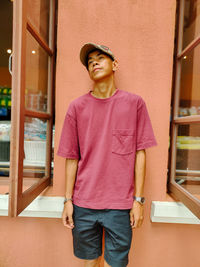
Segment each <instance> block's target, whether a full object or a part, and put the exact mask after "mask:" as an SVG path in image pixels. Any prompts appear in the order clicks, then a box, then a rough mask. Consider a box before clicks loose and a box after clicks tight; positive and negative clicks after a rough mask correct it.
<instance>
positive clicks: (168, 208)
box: [151, 201, 200, 224]
mask: <svg viewBox="0 0 200 267" xmlns="http://www.w3.org/2000/svg"><path fill="white" fill-rule="evenodd" d="M151 221H152V222H158V223H183V224H200V220H199V219H198V218H197V217H196V216H195V215H194V214H193V213H192V212H191V211H190V210H189V209H188V208H187V207H186V206H185V205H184V204H182V203H181V202H161V201H152V203H151Z"/></svg>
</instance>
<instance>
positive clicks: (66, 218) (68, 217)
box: [62, 159, 78, 229]
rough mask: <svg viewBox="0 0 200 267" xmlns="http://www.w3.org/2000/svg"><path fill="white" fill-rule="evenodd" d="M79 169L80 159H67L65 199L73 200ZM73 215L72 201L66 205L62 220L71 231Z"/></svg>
mask: <svg viewBox="0 0 200 267" xmlns="http://www.w3.org/2000/svg"><path fill="white" fill-rule="evenodd" d="M77 169H78V159H66V162H65V197H66V198H72V196H73V190H74V184H75V180H76V174H77ZM72 215H73V204H72V201H71V200H68V201H67V202H65V204H64V208H63V213H62V220H63V225H64V226H66V227H67V228H69V229H73V228H74V222H73V218H72Z"/></svg>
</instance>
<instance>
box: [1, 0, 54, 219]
mask: <svg viewBox="0 0 200 267" xmlns="http://www.w3.org/2000/svg"><path fill="white" fill-rule="evenodd" d="M2 3H4V4H2V5H3V9H1V10H3V12H4V14H5V16H6V14H7V13H6V10H7V9H6V8H7V7H6V4H5V3H7V4H8V3H9V6H11V5H13V6H12V10H13V25H12V23H10V25H12V27H13V28H12V32H13V38H12V51H11V52H12V56H11V57H10V59H9V66H10V73H12V79H11V76H10V77H8V74H9V73H8V69H6V67H7V66H6V63H5V64H4V66H3V67H4V68H3V69H2V68H1V69H0V70H1V75H0V77H1V79H0V81H2V83H3V85H4V84H5V77H8V79H7V80H6V83H7V84H6V86H4V87H1V85H0V89H1V91H0V95H1V98H0V99H1V101H0V104H1V106H0V107H1V110H0V111H1V113H0V114H1V117H0V120H2V118H3V119H4V121H3V123H1V127H0V135H1V138H4V139H5V140H4V139H3V140H0V145H1V148H3V149H4V151H5V153H4V154H3V157H2V159H0V161H1V162H0V167H1V169H0V170H1V172H0V174H2V170H6V171H7V172H5V171H4V172H3V174H4V181H6V175H7V176H8V175H9V180H10V185H9V215H10V216H17V215H18V214H20V213H21V212H22V211H23V209H25V208H26V207H27V206H28V205H29V204H30V203H31V201H32V200H34V199H35V198H36V197H37V196H38V195H39V194H40V193H41V192H42V191H43V190H44V189H45V188H46V187H47V186H48V185H49V184H50V183H51V171H52V143H53V142H52V132H53V131H52V128H53V123H54V114H53V110H54V80H55V79H54V77H55V57H56V56H55V50H56V49H55V40H56V37H55V36H56V8H57V1H56V0H38V1H31V0H27V1H23V0H19V1H12V2H11V1H2ZM11 21H12V20H11ZM5 29H6V27H5ZM10 29H11V27H10ZM9 45H11V44H10V43H9ZM8 48H11V47H8ZM5 59H6V58H5ZM11 63H12V64H11ZM11 65H12V68H11ZM3 71H4V73H3ZM11 80H12V81H11ZM11 100H12V101H11ZM2 105H3V107H2ZM3 112H4V113H5V114H4V113H3ZM3 116H4V117H3ZM6 116H7V117H6ZM5 119H6V121H5ZM2 125H3V126H2ZM10 126H11V132H10V128H9V127H10ZM1 129H3V130H4V132H5V134H4V135H2V134H1ZM8 132H10V138H9V136H8ZM9 147H10V150H9ZM9 151H10V154H9ZM1 152H2V149H1ZM1 156H2V155H1ZM2 166H3V167H2ZM0 178H2V177H0Z"/></svg>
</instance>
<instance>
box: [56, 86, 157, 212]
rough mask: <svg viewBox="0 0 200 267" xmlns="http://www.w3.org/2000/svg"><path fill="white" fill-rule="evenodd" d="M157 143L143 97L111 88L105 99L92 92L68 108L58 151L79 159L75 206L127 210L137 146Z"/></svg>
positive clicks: (132, 193)
mask: <svg viewBox="0 0 200 267" xmlns="http://www.w3.org/2000/svg"><path fill="white" fill-rule="evenodd" d="M155 145H157V142H156V139H155V136H154V133H153V129H152V126H151V121H150V118H149V115H148V111H147V108H146V104H145V102H144V100H143V99H142V98H141V97H140V96H139V95H136V94H133V93H129V92H127V91H123V90H120V89H116V91H115V92H114V94H113V95H112V96H111V97H108V98H103V99H102V98H97V97H95V96H93V95H91V91H89V92H88V93H86V94H84V95H82V96H80V97H78V98H76V99H75V100H73V101H72V102H71V103H70V105H69V107H68V110H67V113H66V116H65V121H64V124H63V129H62V133H61V138H60V143H59V148H58V151H57V155H59V156H62V157H64V158H71V159H79V162H78V170H77V177H76V182H75V186H74V192H73V202H74V204H75V205H77V206H80V207H85V208H91V209H130V208H131V207H132V204H133V195H134V165H135V154H136V151H137V150H141V149H146V148H149V147H152V146H155Z"/></svg>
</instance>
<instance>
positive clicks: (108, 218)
mask: <svg viewBox="0 0 200 267" xmlns="http://www.w3.org/2000/svg"><path fill="white" fill-rule="evenodd" d="M73 206H74V213H73V219H74V226H75V227H74V228H73V229H72V235H73V247H74V255H75V256H76V257H78V258H80V259H85V260H92V259H96V258H98V257H99V256H101V255H102V235H103V229H104V231H105V250H104V258H105V260H106V262H107V263H108V264H109V265H110V266H112V267H125V266H127V264H128V253H129V250H130V247H131V241H132V227H131V225H130V215H129V212H130V209H126V210H118V209H101V210H98V209H88V208H82V207H79V206H76V205H74V204H73Z"/></svg>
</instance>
